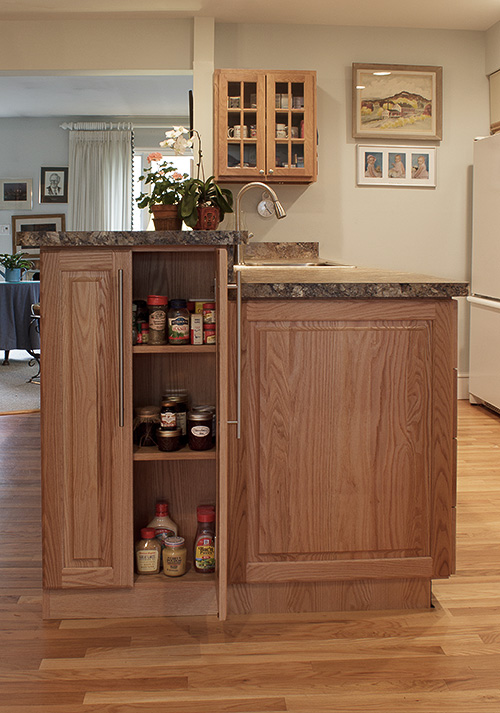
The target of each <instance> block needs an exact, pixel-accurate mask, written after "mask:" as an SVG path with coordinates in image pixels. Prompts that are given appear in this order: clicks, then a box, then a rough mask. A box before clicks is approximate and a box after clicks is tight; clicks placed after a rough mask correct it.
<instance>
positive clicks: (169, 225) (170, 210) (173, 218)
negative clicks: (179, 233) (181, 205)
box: [151, 205, 182, 230]
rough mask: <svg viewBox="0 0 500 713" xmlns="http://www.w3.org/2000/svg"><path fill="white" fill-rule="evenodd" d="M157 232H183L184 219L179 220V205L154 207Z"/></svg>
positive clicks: (152, 209) (152, 207) (152, 210)
mask: <svg viewBox="0 0 500 713" xmlns="http://www.w3.org/2000/svg"><path fill="white" fill-rule="evenodd" d="M151 212H152V213H153V222H154V224H155V230H181V229H182V218H179V213H178V206H177V205H153V206H151Z"/></svg>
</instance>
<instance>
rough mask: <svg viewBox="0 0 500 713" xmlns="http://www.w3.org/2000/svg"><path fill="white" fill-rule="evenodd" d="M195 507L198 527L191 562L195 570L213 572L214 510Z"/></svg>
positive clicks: (206, 572)
mask: <svg viewBox="0 0 500 713" xmlns="http://www.w3.org/2000/svg"><path fill="white" fill-rule="evenodd" d="M205 507H206V506H201V507H198V508H197V518H198V529H197V530H196V536H195V538H194V553H193V554H194V557H193V564H194V568H195V570H196V571H197V572H201V573H202V574H209V573H210V572H215V512H214V511H213V510H211V509H210V510H209V509H208V508H207V509H205Z"/></svg>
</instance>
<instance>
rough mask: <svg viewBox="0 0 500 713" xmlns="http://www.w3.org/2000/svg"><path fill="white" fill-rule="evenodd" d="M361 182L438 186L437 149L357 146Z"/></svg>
mask: <svg viewBox="0 0 500 713" xmlns="http://www.w3.org/2000/svg"><path fill="white" fill-rule="evenodd" d="M356 162H357V172H356V174H357V179H356V180H357V184H358V186H407V187H413V188H425V187H427V188H435V187H436V149H435V148H434V147H428V146H426V147H420V146H361V145H358V146H357V158H356Z"/></svg>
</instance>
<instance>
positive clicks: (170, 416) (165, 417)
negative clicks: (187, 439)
mask: <svg viewBox="0 0 500 713" xmlns="http://www.w3.org/2000/svg"><path fill="white" fill-rule="evenodd" d="M160 419H161V427H162V428H171V429H172V428H177V405H176V403H175V401H172V400H171V399H163V401H162V402H161V411H160Z"/></svg>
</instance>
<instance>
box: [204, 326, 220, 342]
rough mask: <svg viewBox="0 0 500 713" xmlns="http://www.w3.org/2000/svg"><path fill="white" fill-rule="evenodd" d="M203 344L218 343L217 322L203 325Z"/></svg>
mask: <svg viewBox="0 0 500 713" xmlns="http://www.w3.org/2000/svg"><path fill="white" fill-rule="evenodd" d="M203 344H217V339H216V336H215V324H204V325H203Z"/></svg>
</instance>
